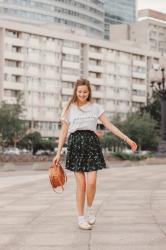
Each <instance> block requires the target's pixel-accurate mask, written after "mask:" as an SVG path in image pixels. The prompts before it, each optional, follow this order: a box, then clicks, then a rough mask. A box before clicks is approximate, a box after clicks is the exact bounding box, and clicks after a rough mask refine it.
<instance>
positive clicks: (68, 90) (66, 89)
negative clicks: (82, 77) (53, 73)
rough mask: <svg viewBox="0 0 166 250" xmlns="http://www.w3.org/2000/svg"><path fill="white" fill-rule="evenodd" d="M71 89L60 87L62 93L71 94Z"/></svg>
mask: <svg viewBox="0 0 166 250" xmlns="http://www.w3.org/2000/svg"><path fill="white" fill-rule="evenodd" d="M72 94H73V89H71V88H62V95H72Z"/></svg>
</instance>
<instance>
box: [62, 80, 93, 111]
mask: <svg viewBox="0 0 166 250" xmlns="http://www.w3.org/2000/svg"><path fill="white" fill-rule="evenodd" d="M79 86H87V88H88V91H89V96H88V98H87V101H89V102H90V101H91V100H92V90H91V86H90V82H89V81H88V80H87V79H82V78H81V79H78V80H77V81H76V82H75V85H74V90H73V95H72V97H71V98H70V100H69V102H68V104H67V106H66V108H65V110H64V113H66V112H67V111H68V109H69V108H70V105H71V104H72V103H76V104H77V106H78V103H77V88H78V87H79Z"/></svg>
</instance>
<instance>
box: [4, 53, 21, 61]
mask: <svg viewBox="0 0 166 250" xmlns="http://www.w3.org/2000/svg"><path fill="white" fill-rule="evenodd" d="M4 58H5V59H10V60H15V61H24V58H25V55H24V54H22V53H19V52H12V51H5V52H4Z"/></svg>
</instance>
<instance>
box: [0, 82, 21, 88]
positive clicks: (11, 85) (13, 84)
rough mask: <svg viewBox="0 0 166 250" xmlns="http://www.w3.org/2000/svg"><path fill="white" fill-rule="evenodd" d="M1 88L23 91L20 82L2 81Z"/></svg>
mask: <svg viewBox="0 0 166 250" xmlns="http://www.w3.org/2000/svg"><path fill="white" fill-rule="evenodd" d="M3 87H4V89H12V90H24V84H23V83H21V82H9V81H4V84H3Z"/></svg>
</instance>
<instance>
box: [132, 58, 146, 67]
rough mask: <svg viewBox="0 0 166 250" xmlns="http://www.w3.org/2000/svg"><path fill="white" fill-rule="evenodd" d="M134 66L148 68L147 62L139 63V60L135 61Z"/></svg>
mask: <svg viewBox="0 0 166 250" xmlns="http://www.w3.org/2000/svg"><path fill="white" fill-rule="evenodd" d="M133 66H139V67H145V68H146V62H145V61H139V60H133Z"/></svg>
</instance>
